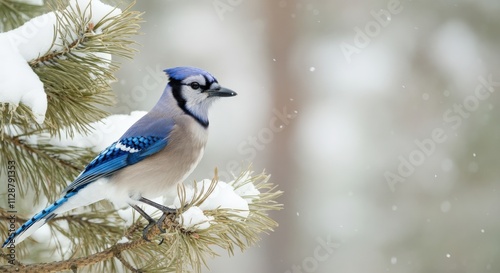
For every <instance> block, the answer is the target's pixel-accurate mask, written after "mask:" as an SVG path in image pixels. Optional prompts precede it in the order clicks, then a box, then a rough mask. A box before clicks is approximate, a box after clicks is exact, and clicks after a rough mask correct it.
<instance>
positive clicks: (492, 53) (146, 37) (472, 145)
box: [113, 0, 500, 273]
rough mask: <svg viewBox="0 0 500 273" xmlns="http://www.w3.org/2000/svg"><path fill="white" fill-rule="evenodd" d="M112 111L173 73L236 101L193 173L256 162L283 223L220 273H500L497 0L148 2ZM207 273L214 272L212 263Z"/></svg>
mask: <svg viewBox="0 0 500 273" xmlns="http://www.w3.org/2000/svg"><path fill="white" fill-rule="evenodd" d="M134 9H135V10H139V11H144V12H145V15H144V19H145V20H146V22H144V23H143V24H142V32H143V35H142V36H140V37H138V42H139V43H140V44H141V46H140V47H139V50H140V53H139V54H137V55H136V57H135V59H134V60H133V61H125V62H124V63H123V66H122V69H121V70H120V72H119V74H118V75H117V77H118V79H119V81H118V82H117V83H116V84H115V86H114V88H115V90H117V92H118V102H119V104H118V107H117V108H114V109H113V111H114V112H115V113H129V112H130V111H134V110H149V109H150V108H151V107H152V106H153V105H154V103H155V102H156V101H157V99H158V98H159V96H160V94H161V92H162V90H163V88H164V86H165V84H166V82H167V78H166V76H164V75H163V72H162V70H163V69H164V68H167V67H173V66H181V65H189V66H197V67H200V68H203V69H206V70H208V71H210V72H211V73H212V74H213V75H215V77H217V79H218V80H219V82H220V83H221V84H222V85H223V86H226V87H229V88H231V89H233V90H235V91H236V92H238V96H237V97H234V98H230V99H223V100H220V101H219V102H218V103H217V104H216V105H215V107H213V109H212V111H211V129H210V130H211V134H210V139H209V143H208V146H207V150H206V152H205V157H204V158H203V160H202V162H201V164H200V166H199V167H198V168H197V169H196V171H195V172H194V173H193V175H192V176H191V177H190V179H191V180H192V179H197V180H199V179H202V178H210V177H212V175H213V171H214V168H215V167H218V169H219V173H220V176H221V179H222V180H230V178H231V177H232V174H233V173H234V174H238V173H239V172H241V170H243V169H245V168H247V167H248V165H249V164H250V163H252V164H253V169H254V170H255V171H256V172H260V171H261V170H263V169H265V170H266V172H268V173H270V174H272V178H271V179H272V182H274V183H275V184H278V185H279V189H281V190H283V191H284V195H283V196H282V197H281V198H280V202H282V203H284V210H282V211H279V212H276V213H274V214H273V215H272V217H273V219H275V220H276V221H278V222H279V227H278V228H277V229H276V230H275V232H273V233H271V234H269V235H263V238H262V241H261V242H260V245H259V246H256V247H252V248H250V249H249V250H247V251H245V252H244V253H240V252H236V254H235V257H228V255H227V254H226V253H224V252H221V257H218V258H215V259H212V260H210V261H209V267H210V269H211V272H241V273H246V272H248V273H250V272H252V273H253V272H336V273H349V272H401V273H410V272H412V273H413V272H415V273H416V272H500V260H499V259H498V257H499V254H500V249H499V248H500V236H499V235H498V234H500V191H499V188H498V183H499V181H498V180H499V179H498V175H499V164H500V160H499V156H498V151H499V147H500V146H499V141H500V125H499V122H500V109H499V107H498V105H499V103H500V94H498V93H500V92H499V91H500V66H499V64H500V54H498V49H499V48H500V35H499V34H500V32H499V29H500V17H499V16H498V14H499V13H500V2H499V1H496V0H482V1H465V0H455V1H446V0H444V1H403V0H402V1H398V0H380V1H379V0H377V1H326V0H323V1H319V0H307V1H306V0H277V1H263V0H261V1H248V0H211V1H165V0H161V1H160V0H150V1H138V3H137V4H136V6H135V8H134ZM206 272H209V271H208V270H206Z"/></svg>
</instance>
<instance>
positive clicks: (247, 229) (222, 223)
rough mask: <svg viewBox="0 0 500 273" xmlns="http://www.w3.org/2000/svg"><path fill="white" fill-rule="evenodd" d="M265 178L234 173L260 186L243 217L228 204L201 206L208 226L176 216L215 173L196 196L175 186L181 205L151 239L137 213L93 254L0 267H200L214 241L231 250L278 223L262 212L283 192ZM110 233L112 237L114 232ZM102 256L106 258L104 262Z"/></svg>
mask: <svg viewBox="0 0 500 273" xmlns="http://www.w3.org/2000/svg"><path fill="white" fill-rule="evenodd" d="M268 178H269V176H268V175H265V174H263V173H262V174H259V175H256V176H253V177H249V176H240V178H239V179H246V180H245V181H239V180H238V179H237V180H236V181H235V182H234V183H235V184H234V185H236V184H238V186H242V185H245V184H248V183H253V184H254V185H255V187H256V189H258V190H259V191H261V192H260V194H259V195H258V196H253V199H252V204H253V205H252V206H251V207H250V213H249V215H248V217H247V218H241V217H238V216H237V212H236V211H234V210H231V209H214V210H208V211H204V213H206V214H207V215H210V216H212V217H213V220H212V221H211V222H212V225H211V226H210V227H209V228H208V229H204V230H196V229H193V228H185V227H184V226H183V225H182V223H180V222H179V216H180V215H181V214H182V213H183V212H185V211H187V210H188V209H189V208H190V207H192V206H199V205H202V204H203V202H205V200H206V199H207V198H208V197H209V195H210V194H212V191H213V189H215V187H216V186H217V183H218V181H217V180H216V179H214V180H213V181H212V183H211V184H210V186H209V188H208V189H207V190H205V189H197V188H195V192H194V196H195V198H193V199H192V200H190V201H188V198H187V197H186V190H185V188H184V186H181V187H180V188H179V198H180V200H181V206H180V209H179V210H178V211H177V213H176V214H170V215H168V216H167V218H166V219H165V220H164V222H163V223H162V228H163V229H165V230H166V233H164V234H161V233H160V230H159V229H158V227H157V226H156V225H155V226H154V227H153V228H152V229H150V230H149V232H148V235H147V238H148V239H149V240H150V242H148V241H146V240H144V239H143V238H142V228H143V227H144V226H145V224H146V223H144V222H143V220H142V218H141V220H139V221H136V222H135V223H134V224H132V225H131V226H130V227H129V228H128V229H127V230H126V231H125V232H124V234H125V238H126V239H127V240H129V241H128V242H122V243H116V244H114V245H111V246H109V245H110V244H101V245H108V246H107V247H105V248H103V249H101V250H99V251H98V252H96V253H94V254H89V255H83V256H84V257H80V258H72V259H67V260H65V261H60V262H51V263H37V264H29V265H25V264H17V265H14V266H0V271H1V272H57V271H63V270H74V269H79V270H80V269H89V270H91V271H92V272H95V271H103V270H105V268H106V267H108V269H109V268H111V267H113V268H116V266H117V265H116V264H115V262H116V261H118V262H119V263H120V264H122V266H123V267H125V268H127V269H129V270H130V271H132V272H188V271H189V272H201V267H202V266H203V265H204V266H206V258H207V257H213V256H216V255H217V254H216V252H215V251H214V250H213V246H218V247H220V248H222V249H226V250H228V253H229V254H233V252H234V248H235V247H238V248H240V249H241V250H244V249H245V248H246V247H248V246H250V245H253V244H255V243H256V242H257V241H258V240H259V238H260V233H261V232H267V231H272V230H273V228H274V227H276V226H277V223H276V222H274V221H273V220H271V219H270V218H269V216H268V215H267V213H268V211H270V210H279V209H281V208H282V205H281V204H278V203H276V201H275V199H276V198H277V197H278V196H279V195H281V193H282V192H281V191H276V190H275V187H274V186H273V185H272V184H271V183H268V182H267V180H268ZM79 217H80V215H76V216H63V217H58V218H56V219H57V220H56V221H68V222H71V221H74V220H75V219H77V218H79ZM78 221H82V220H81V219H80V220H78ZM88 224H91V225H93V224H94V223H92V221H90V222H89V221H88V220H87V221H85V222H84V223H82V227H79V228H87V229H93V228H95V227H96V226H97V225H93V226H91V227H88ZM112 237H115V239H116V236H112ZM158 241H159V242H160V244H158ZM113 258H116V260H114V259H113ZM105 262H107V263H108V264H107V265H106V264H105ZM89 266H90V268H88V267H89Z"/></svg>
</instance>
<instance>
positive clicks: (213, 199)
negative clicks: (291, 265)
mask: <svg viewBox="0 0 500 273" xmlns="http://www.w3.org/2000/svg"><path fill="white" fill-rule="evenodd" d="M211 183H212V180H210V179H204V180H202V181H200V182H197V189H198V193H197V194H198V195H200V194H201V192H203V194H205V193H206V192H207V190H208V188H209V187H210V184H211ZM185 189H186V201H188V202H189V201H191V200H192V199H193V197H194V187H193V186H192V185H185ZM202 190H203V191H202ZM180 206H181V203H180V200H179V197H176V198H175V200H174V203H173V205H172V206H171V207H175V208H179V207H180ZM200 209H202V210H215V209H231V210H232V214H233V215H234V217H233V219H242V218H247V217H248V214H249V209H248V202H247V201H246V200H245V199H243V198H242V197H241V196H239V195H238V194H237V193H236V192H235V191H234V188H233V186H231V185H229V184H227V183H225V182H222V181H219V182H218V183H217V186H216V187H215V189H214V190H213V191H212V193H211V194H210V195H209V196H208V198H206V199H205V201H204V202H203V203H202V204H201V205H200Z"/></svg>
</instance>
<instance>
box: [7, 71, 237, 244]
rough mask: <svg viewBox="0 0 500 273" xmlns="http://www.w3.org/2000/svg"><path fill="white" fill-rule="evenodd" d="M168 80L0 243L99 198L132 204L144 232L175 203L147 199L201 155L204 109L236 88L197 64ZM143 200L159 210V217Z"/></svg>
mask: <svg viewBox="0 0 500 273" xmlns="http://www.w3.org/2000/svg"><path fill="white" fill-rule="evenodd" d="M164 72H165V73H166V74H167V76H168V83H167V86H166V87H165V89H164V91H163V93H162V95H161V97H160V99H159V100H158V102H157V103H156V105H155V106H154V107H153V108H152V109H151V110H150V111H149V112H148V113H147V114H145V115H144V116H143V117H142V118H140V119H139V120H138V121H137V122H135V123H134V124H133V125H132V126H131V127H130V128H129V129H128V130H127V131H126V132H125V133H124V134H123V135H122V136H121V137H120V138H119V139H118V140H117V141H116V142H114V143H112V144H111V145H110V146H108V147H107V148H106V149H104V150H103V151H102V152H100V153H99V154H98V155H97V156H96V157H95V158H94V159H93V160H92V161H91V162H90V163H89V164H88V165H87V166H86V167H85V169H84V170H83V171H82V172H81V173H80V174H79V175H78V176H77V177H76V178H75V180H74V181H73V182H72V183H71V184H69V185H68V186H67V187H66V188H65V189H64V190H63V193H62V194H61V195H62V197H61V198H59V199H58V200H57V201H55V202H54V203H53V204H51V205H50V206H48V207H47V208H45V209H43V210H42V211H40V212H39V213H37V214H35V215H34V216H33V217H32V218H31V219H29V220H28V221H26V222H25V223H24V224H23V225H21V226H20V227H19V228H18V229H17V230H16V231H15V232H12V233H11V234H10V235H9V237H8V238H7V239H6V240H5V242H4V243H3V245H2V248H4V247H6V246H10V245H12V244H14V245H16V244H18V243H20V242H21V241H23V240H24V239H26V238H27V237H29V236H30V235H31V234H33V233H34V232H35V231H36V230H37V229H38V228H40V227H41V226H42V225H44V224H45V223H46V222H47V221H49V220H51V219H53V218H54V217H55V216H57V215H59V214H61V213H64V212H67V211H70V210H72V209H75V208H77V207H82V206H87V205H89V204H92V203H95V202H98V201H100V200H103V199H107V200H109V201H111V202H112V203H113V204H114V205H115V206H116V207H126V206H127V205H128V206H131V207H132V208H133V209H135V210H136V211H137V212H138V213H139V214H141V215H142V216H143V217H144V218H145V219H146V220H148V222H149V223H148V225H147V226H146V227H145V228H144V230H143V238H144V239H146V240H148V238H147V236H146V235H147V232H148V230H149V229H150V228H151V227H152V226H154V225H155V224H157V225H158V227H159V228H160V230H161V223H162V222H163V220H164V218H165V216H166V215H167V214H168V213H172V212H175V209H172V208H169V207H166V206H163V205H161V204H158V203H156V202H154V201H152V200H151V199H154V198H156V197H159V196H162V195H168V194H169V193H170V194H172V190H174V189H176V188H177V185H178V184H179V183H182V182H183V181H184V180H185V179H186V178H187V176H188V175H189V174H191V172H192V171H193V170H194V168H195V167H196V166H197V165H198V163H199V161H200V160H201V158H202V156H203V153H204V149H205V145H206V143H207V138H208V127H209V121H208V109H209V108H210V106H211V105H212V103H213V102H214V101H216V100H217V99H218V98H220V97H232V96H236V95H237V93H236V92H234V91H232V90H231V89H228V88H224V87H222V86H221V85H220V84H219V83H218V81H217V79H216V78H215V77H214V76H212V75H211V74H210V73H208V72H207V71H205V70H202V69H200V68H196V67H188V66H182V67H173V68H169V69H165V70H164ZM141 203H144V204H147V205H150V206H152V207H155V208H156V209H158V210H160V211H162V212H163V215H162V216H161V217H160V219H159V220H158V221H155V220H154V219H153V218H152V217H151V216H149V215H148V214H147V213H146V212H144V211H143V210H142V209H141V208H140V207H139V204H141Z"/></svg>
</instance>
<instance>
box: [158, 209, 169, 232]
mask: <svg viewBox="0 0 500 273" xmlns="http://www.w3.org/2000/svg"><path fill="white" fill-rule="evenodd" d="M167 215H168V214H167V213H165V212H164V213H163V215H162V216H161V217H160V219H158V221H157V222H156V226H157V227H158V229H159V230H160V232H161V233H165V232H166V231H165V229H163V221H165V218H167Z"/></svg>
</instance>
